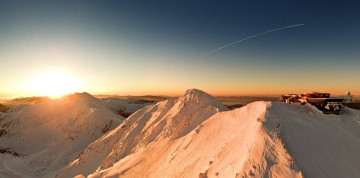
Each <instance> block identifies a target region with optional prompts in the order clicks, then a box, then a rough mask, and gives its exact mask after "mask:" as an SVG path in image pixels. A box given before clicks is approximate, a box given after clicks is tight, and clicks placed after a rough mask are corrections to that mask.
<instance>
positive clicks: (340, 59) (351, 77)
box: [0, 0, 360, 97]
mask: <svg viewBox="0 0 360 178" xmlns="http://www.w3.org/2000/svg"><path fill="white" fill-rule="evenodd" d="M359 9H360V2H359V1H355V0H354V1H348V0H346V1H335V0H330V1H312V0H298V1H291V0H280V1H279V0H275V1H257V0H255V1H248V0H239V1H193V0H192V1H190V0H184V1H169V0H168V1H146V0H144V1H127V2H125V1H115V0H114V1H110V0H104V1H49V0H48V1H29V0H24V1H19V0H3V1H1V2H0V76H1V82H0V97H1V96H3V97H7V96H13V97H18V96H41V95H47V94H54V93H55V94H56V93H57V92H59V93H61V92H64V91H65V92H76V91H77V92H83V91H86V92H89V93H91V94H118V95H180V94H182V93H183V92H184V91H185V90H186V89H189V88H198V89H201V90H204V91H206V92H209V93H210V94H213V95H267V94H283V93H302V92H309V91H324V92H331V93H333V94H342V93H344V92H345V91H351V92H352V94H355V95H360V78H359V76H360V13H359ZM296 24H305V25H303V26H299V27H295V28H289V29H283V30H279V31H275V32H272V33H268V34H264V35H262V36H258V37H255V38H252V39H249V40H246V41H243V42H240V43H238V44H235V45H232V46H229V47H227V48H224V49H221V50H219V51H216V52H214V53H212V54H210V55H206V56H202V55H203V54H205V53H207V52H209V51H211V50H214V49H216V48H219V47H221V46H224V45H226V44H228V43H231V42H234V41H237V40H240V39H243V38H246V37H248V36H251V35H254V34H257V33H261V32H264V31H268V30H272V29H276V28H281V27H284V26H289V25H296Z"/></svg>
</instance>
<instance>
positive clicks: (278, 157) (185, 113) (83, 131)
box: [0, 89, 360, 178]
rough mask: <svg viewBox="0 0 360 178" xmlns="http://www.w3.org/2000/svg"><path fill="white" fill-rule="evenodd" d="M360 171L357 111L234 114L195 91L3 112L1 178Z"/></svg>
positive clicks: (291, 108)
mask: <svg viewBox="0 0 360 178" xmlns="http://www.w3.org/2000/svg"><path fill="white" fill-rule="evenodd" d="M119 110H121V111H122V112H126V113H132V114H131V115H130V116H129V117H128V118H124V117H122V116H120V115H119ZM359 163H360V110H354V109H350V108H344V111H343V113H342V114H341V115H332V114H323V113H322V112H321V111H318V110H317V109H316V108H315V107H313V106H311V105H291V104H286V103H278V102H265V101H257V102H253V103H250V104H248V105H246V106H244V107H241V108H238V109H234V110H230V109H228V108H227V107H226V106H224V105H223V104H222V103H220V102H219V101H218V100H216V99H215V98H214V97H212V96H210V95H209V94H207V93H205V92H203V91H200V90H197V89H190V90H187V91H186V92H185V94H184V95H183V96H182V97H178V98H168V99H167V100H165V101H161V102H157V103H137V102H134V101H130V100H122V99H116V98H110V99H101V100H100V99H97V98H95V97H93V96H91V95H90V94H87V93H77V94H73V95H68V96H66V97H63V98H60V99H55V100H50V101H44V102H40V103H36V104H21V105H17V106H13V107H11V108H10V109H9V110H7V111H6V112H0V177H60V178H62V177H87V176H88V177H226V178H227V177H359V176H360V169H359Z"/></svg>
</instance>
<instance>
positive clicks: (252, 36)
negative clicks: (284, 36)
mask: <svg viewBox="0 0 360 178" xmlns="http://www.w3.org/2000/svg"><path fill="white" fill-rule="evenodd" d="M303 25H305V24H297V25H290V26H286V27H281V28H276V29H273V30H268V31H265V32H261V33H258V34H255V35H251V36H248V37H246V38H243V39H241V40H237V41H234V42H232V43H229V44H227V45H224V46H221V47H219V48H216V49H214V50H211V51H209V52H206V53H204V54H203V55H201V56H200V57H202V56H207V55H210V54H212V53H214V52H216V51H219V50H220V49H223V48H226V47H228V46H231V45H234V44H236V43H240V42H242V41H245V40H248V39H251V38H254V37H257V36H260V35H265V34H267V33H271V32H275V31H279V30H283V29H287V28H294V27H298V26H303Z"/></svg>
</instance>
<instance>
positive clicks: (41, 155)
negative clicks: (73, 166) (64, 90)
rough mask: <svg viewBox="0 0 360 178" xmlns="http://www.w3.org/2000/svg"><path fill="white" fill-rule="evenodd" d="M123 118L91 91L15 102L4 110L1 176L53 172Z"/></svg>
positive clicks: (0, 139) (0, 125) (0, 126)
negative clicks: (62, 96)
mask: <svg viewBox="0 0 360 178" xmlns="http://www.w3.org/2000/svg"><path fill="white" fill-rule="evenodd" d="M123 120H124V118H123V117H121V116H119V115H117V114H115V113H113V112H112V111H111V110H110V109H109V108H108V107H107V106H106V105H105V104H104V103H103V102H102V101H100V100H99V99H97V98H94V97H93V96H91V95H89V94H87V93H77V94H73V95H68V96H66V97H64V98H61V99H56V100H51V101H48V102H41V103H37V104H24V105H18V106H14V107H12V108H11V109H10V110H9V111H8V112H6V113H0V130H1V131H2V133H3V134H2V135H1V136H0V149H2V150H6V152H7V153H11V154H1V155H0V157H1V159H0V177H4V176H5V177H7V176H10V175H12V176H15V175H18V176H21V177H23V176H26V177H32V176H33V177H39V176H44V175H47V176H50V175H52V174H53V173H54V172H57V170H58V169H59V168H62V167H63V166H64V165H66V164H67V163H68V162H70V161H72V160H74V159H75V158H76V157H78V155H79V153H80V152H81V151H83V150H84V149H85V148H86V147H87V146H88V144H89V143H91V142H93V141H95V140H96V139H97V138H99V137H100V136H102V135H103V134H104V133H106V132H108V131H109V130H112V129H114V128H115V127H117V126H118V125H119V124H120V123H121V122H122V121H123ZM18 155H20V156H18Z"/></svg>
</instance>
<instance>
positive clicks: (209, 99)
mask: <svg viewBox="0 0 360 178" xmlns="http://www.w3.org/2000/svg"><path fill="white" fill-rule="evenodd" d="M183 99H184V100H185V101H186V102H193V103H197V104H198V105H200V106H209V105H211V106H214V107H216V108H218V109H219V111H226V110H228V108H227V107H226V106H224V105H223V104H222V103H220V101H218V100H217V99H216V98H214V97H213V96H211V95H209V94H207V93H205V92H203V91H201V90H198V89H188V90H187V91H186V92H185V94H184V97H183Z"/></svg>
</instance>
